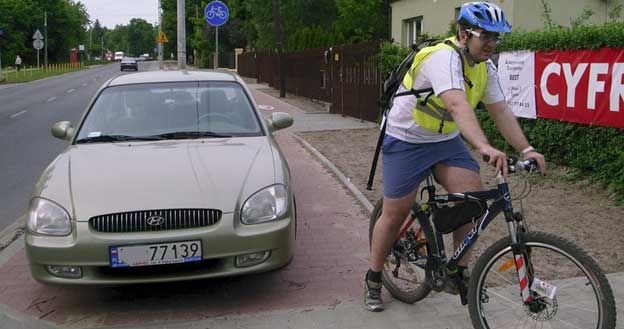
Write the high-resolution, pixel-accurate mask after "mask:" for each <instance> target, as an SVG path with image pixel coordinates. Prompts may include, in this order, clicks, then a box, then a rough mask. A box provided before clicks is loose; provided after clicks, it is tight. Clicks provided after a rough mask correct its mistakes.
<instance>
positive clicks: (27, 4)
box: [0, 0, 89, 65]
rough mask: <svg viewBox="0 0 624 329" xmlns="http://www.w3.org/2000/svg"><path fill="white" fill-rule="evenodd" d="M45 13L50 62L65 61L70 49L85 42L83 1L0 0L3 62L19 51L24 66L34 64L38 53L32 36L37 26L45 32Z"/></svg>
mask: <svg viewBox="0 0 624 329" xmlns="http://www.w3.org/2000/svg"><path fill="white" fill-rule="evenodd" d="M44 12H47V13H48V15H47V22H48V40H47V41H48V44H47V46H48V57H49V59H50V61H51V62H55V61H67V60H68V59H69V49H72V48H78V45H79V44H85V43H86V41H87V33H86V31H87V26H88V22H89V15H88V14H87V11H86V8H85V7H84V5H83V4H82V3H80V2H76V1H73V0H0V13H2V15H0V28H2V29H3V30H4V31H5V34H6V36H5V38H3V39H2V40H0V46H1V47H2V62H3V63H13V61H14V60H15V56H16V55H17V54H19V55H20V57H22V59H23V61H24V63H25V64H26V65H32V64H36V62H37V58H36V57H37V52H36V50H35V49H34V48H33V47H32V35H33V33H34V32H35V31H36V30H37V29H39V30H40V31H41V32H42V33H43V32H44ZM6 13H10V14H6ZM3 65H4V64H3Z"/></svg>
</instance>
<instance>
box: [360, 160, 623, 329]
mask: <svg viewBox="0 0 624 329" xmlns="http://www.w3.org/2000/svg"><path fill="white" fill-rule="evenodd" d="M507 165H508V168H509V173H515V172H518V171H524V172H527V173H528V174H527V176H526V178H525V180H524V183H525V189H524V191H523V192H522V193H520V194H521V196H520V197H518V199H522V198H524V197H526V195H528V194H529V193H530V189H528V192H527V186H530V183H529V180H528V177H529V174H531V173H533V172H536V171H537V164H536V162H535V161H534V160H526V161H517V159H514V158H509V159H508V161H507ZM496 178H497V187H496V188H493V189H490V190H487V191H479V192H467V193H451V194H438V195H436V190H435V186H434V184H433V177H432V176H431V175H430V176H429V177H428V178H427V184H426V186H425V187H424V188H423V189H422V190H421V197H422V194H423V193H424V192H427V194H428V198H427V201H426V202H424V203H422V204H419V203H417V202H414V204H413V206H412V209H411V211H410V214H409V216H407V218H406V220H405V222H404V223H403V225H402V227H401V230H400V233H399V235H398V237H397V240H396V242H395V244H394V246H393V247H392V249H391V251H390V252H389V253H388V255H387V257H386V260H385V262H384V267H383V269H382V282H383V284H384V287H386V289H387V290H388V291H389V292H390V294H391V295H392V296H394V297H395V298H396V299H398V300H401V301H403V302H406V303H414V302H417V301H419V300H421V299H423V298H425V297H426V296H427V295H428V294H429V293H430V292H431V291H432V290H435V291H443V290H445V289H448V288H449V287H453V288H455V289H456V290H458V292H459V296H460V300H461V303H462V305H466V304H467V305H468V310H469V313H470V318H471V321H472V324H473V327H474V328H490V329H502V328H583V329H586V328H597V329H613V328H615V322H616V313H615V301H614V297H613V292H612V290H611V287H610V285H609V282H608V281H607V278H606V276H605V275H604V273H603V271H602V270H601V269H600V267H599V266H598V264H597V263H596V262H595V261H594V260H593V259H592V258H591V257H590V256H589V255H588V254H587V253H586V252H585V251H583V250H582V249H581V248H580V247H578V246H577V245H576V244H574V243H573V242H571V241H569V240H566V239H564V238H561V237H559V236H556V235H553V234H550V233H544V232H536V231H529V228H528V224H527V222H526V220H525V219H524V217H523V215H522V214H521V213H520V212H515V211H514V209H513V206H512V201H514V200H517V199H512V197H511V194H510V189H509V185H508V182H507V179H506V178H505V177H504V176H503V175H501V174H500V172H499V173H498V174H497V177H496ZM381 201H382V200H380V201H379V202H378V203H377V205H376V206H375V208H374V210H373V213H372V215H371V220H370V227H369V238H371V237H372V232H373V227H374V225H375V223H376V222H377V219H378V218H379V216H380V215H381V212H382V202H381ZM451 204H454V205H453V206H451ZM500 213H503V215H504V217H503V218H504V219H505V221H506V224H507V228H508V231H509V236H507V237H504V238H502V239H500V240H499V241H497V242H495V243H494V244H492V245H491V246H490V247H488V248H487V249H486V250H485V252H484V253H483V254H482V255H481V256H480V257H479V258H478V259H477V261H476V263H475V265H474V268H473V269H472V271H471V274H470V277H469V279H467V280H465V279H464V276H463V275H461V274H460V273H459V272H460V271H459V269H458V263H459V262H460V260H461V259H462V258H463V257H464V256H465V255H466V253H467V251H468V249H469V248H470V247H471V246H472V245H473V244H474V243H475V242H476V241H477V239H478V237H479V235H480V234H481V233H483V231H485V229H486V228H487V227H488V225H489V224H490V223H491V222H492V221H493V220H494V219H495V218H496V217H497V216H498V215H499V214H500ZM470 222H472V223H473V226H472V229H471V230H470V231H469V232H468V233H467V234H466V236H465V237H464V239H463V242H462V243H461V244H460V245H459V247H458V248H457V249H456V250H455V251H454V253H453V254H452V255H451V256H450V257H448V258H447V256H446V254H445V248H444V241H443V235H444V234H447V233H451V232H452V231H454V230H455V229H456V228H458V227H460V226H462V225H464V224H467V223H470ZM466 281H468V282H466Z"/></svg>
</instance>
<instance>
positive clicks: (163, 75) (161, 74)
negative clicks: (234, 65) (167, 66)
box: [108, 70, 238, 86]
mask: <svg viewBox="0 0 624 329" xmlns="http://www.w3.org/2000/svg"><path fill="white" fill-rule="evenodd" d="M190 81H238V80H237V79H236V73H234V72H229V71H223V70H171V71H146V72H140V73H134V74H127V75H120V76H118V77H115V78H113V79H111V80H110V81H109V83H108V86H121V85H130V84H137V83H154V82H190Z"/></svg>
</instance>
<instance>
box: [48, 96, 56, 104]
mask: <svg viewBox="0 0 624 329" xmlns="http://www.w3.org/2000/svg"><path fill="white" fill-rule="evenodd" d="M55 99H56V97H51V98H49V99H48V100H47V101H46V103H50V102H53V101H54V100H55Z"/></svg>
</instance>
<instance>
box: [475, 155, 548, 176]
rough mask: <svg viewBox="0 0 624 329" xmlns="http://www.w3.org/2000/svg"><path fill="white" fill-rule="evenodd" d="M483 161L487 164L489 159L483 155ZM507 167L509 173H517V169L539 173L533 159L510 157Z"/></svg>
mask: <svg viewBox="0 0 624 329" xmlns="http://www.w3.org/2000/svg"><path fill="white" fill-rule="evenodd" d="M483 161H485V162H489V161H490V157H489V156H487V155H484V156H483ZM507 167H508V168H509V172H511V173H515V172H517V170H518V169H519V170H524V171H527V172H539V170H538V167H537V161H535V159H528V160H518V158H516V157H513V156H510V157H508V158H507Z"/></svg>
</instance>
